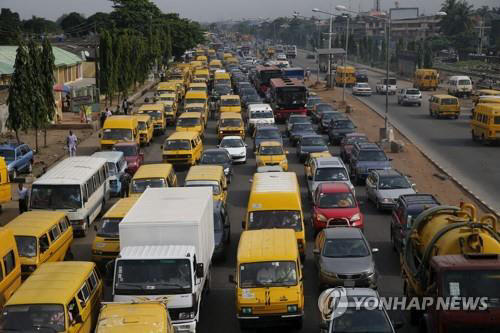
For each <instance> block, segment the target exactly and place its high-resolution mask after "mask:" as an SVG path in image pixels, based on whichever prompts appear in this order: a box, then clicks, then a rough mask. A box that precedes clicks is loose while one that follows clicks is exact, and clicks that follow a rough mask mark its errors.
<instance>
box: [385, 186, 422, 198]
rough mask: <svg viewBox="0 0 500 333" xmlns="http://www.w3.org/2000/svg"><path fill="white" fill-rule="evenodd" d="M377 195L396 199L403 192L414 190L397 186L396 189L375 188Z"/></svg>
mask: <svg viewBox="0 0 500 333" xmlns="http://www.w3.org/2000/svg"><path fill="white" fill-rule="evenodd" d="M377 192H378V195H379V196H380V198H382V199H384V198H387V199H397V198H399V196H401V195H404V194H415V193H416V192H415V190H414V189H412V188H411V187H410V188H398V189H392V190H380V189H379V190H377Z"/></svg>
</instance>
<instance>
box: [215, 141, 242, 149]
mask: <svg viewBox="0 0 500 333" xmlns="http://www.w3.org/2000/svg"><path fill="white" fill-rule="evenodd" d="M244 146H245V144H244V143H243V140H241V139H223V140H222V141H221V142H220V147H221V148H241V147H244Z"/></svg>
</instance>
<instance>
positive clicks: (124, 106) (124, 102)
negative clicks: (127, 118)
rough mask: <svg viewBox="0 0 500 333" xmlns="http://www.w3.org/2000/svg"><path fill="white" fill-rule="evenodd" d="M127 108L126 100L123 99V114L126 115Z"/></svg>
mask: <svg viewBox="0 0 500 333" xmlns="http://www.w3.org/2000/svg"><path fill="white" fill-rule="evenodd" d="M128 107H129V103H128V100H127V99H126V98H124V99H123V102H122V109H123V112H124V113H125V114H128Z"/></svg>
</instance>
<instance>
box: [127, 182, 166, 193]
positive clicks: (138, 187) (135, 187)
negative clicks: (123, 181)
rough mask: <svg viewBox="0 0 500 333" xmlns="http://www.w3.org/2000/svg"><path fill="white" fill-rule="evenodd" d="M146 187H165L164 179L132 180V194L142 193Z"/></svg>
mask: <svg viewBox="0 0 500 333" xmlns="http://www.w3.org/2000/svg"><path fill="white" fill-rule="evenodd" d="M148 187H167V186H166V185H165V179H162V178H150V179H133V180H132V193H142V192H144V191H146V189H147V188H148Z"/></svg>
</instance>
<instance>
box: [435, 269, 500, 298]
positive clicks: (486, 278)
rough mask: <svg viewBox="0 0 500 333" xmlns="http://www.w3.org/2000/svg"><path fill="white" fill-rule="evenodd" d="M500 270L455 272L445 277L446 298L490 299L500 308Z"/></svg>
mask: <svg viewBox="0 0 500 333" xmlns="http://www.w3.org/2000/svg"><path fill="white" fill-rule="evenodd" d="M499 276H500V270H499V269H498V268H497V269H491V270H463V271H462V270H456V271H455V270H453V271H446V272H445V273H444V276H443V296H444V297H453V296H456V297H488V301H489V302H491V301H492V300H494V301H495V302H496V304H495V307H500V279H499Z"/></svg>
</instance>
